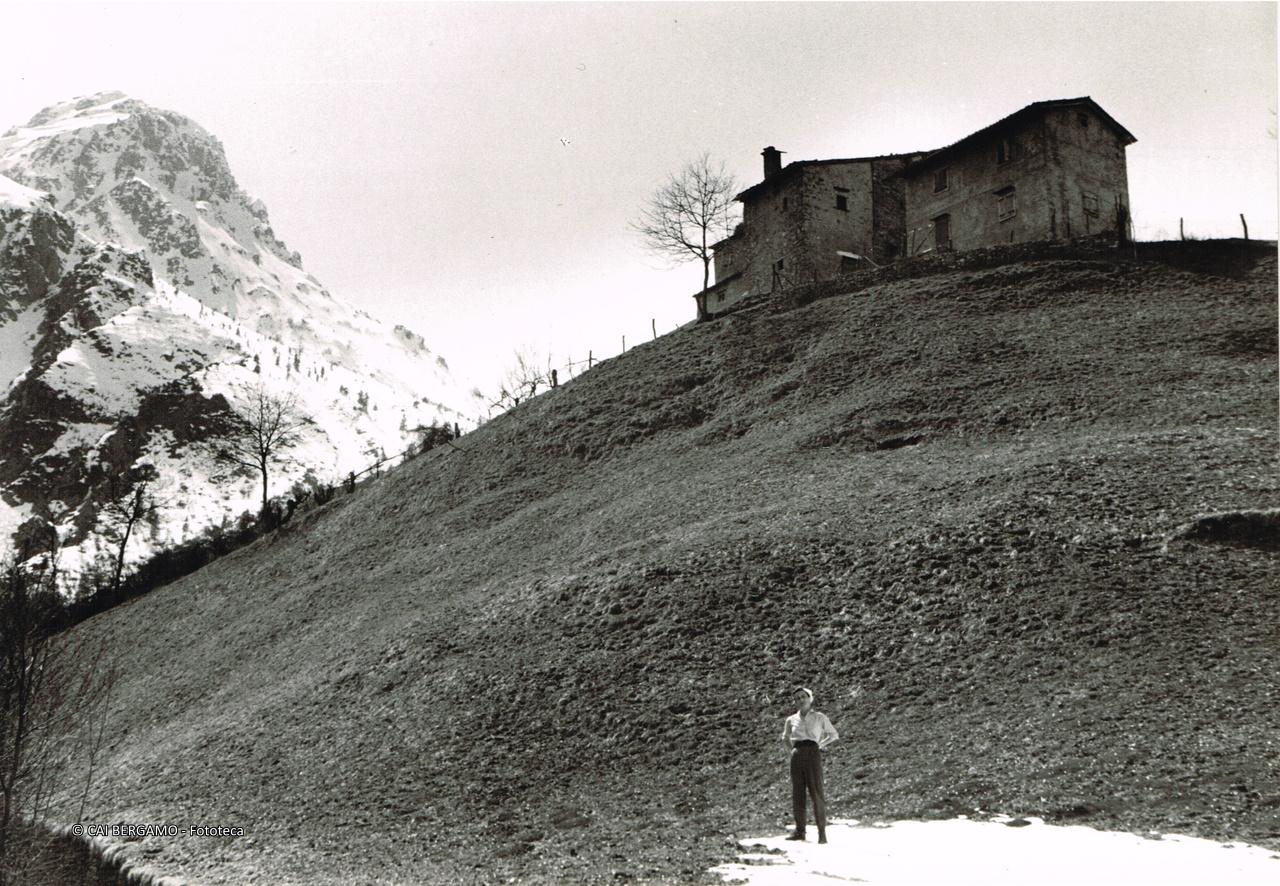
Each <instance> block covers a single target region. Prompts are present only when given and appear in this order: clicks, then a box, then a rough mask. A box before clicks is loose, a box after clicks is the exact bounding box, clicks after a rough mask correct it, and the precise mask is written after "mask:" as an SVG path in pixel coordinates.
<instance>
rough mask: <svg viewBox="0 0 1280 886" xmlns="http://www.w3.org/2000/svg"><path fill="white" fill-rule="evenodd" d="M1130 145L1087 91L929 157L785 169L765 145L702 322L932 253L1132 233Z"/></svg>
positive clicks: (703, 299)
mask: <svg viewBox="0 0 1280 886" xmlns="http://www.w3.org/2000/svg"><path fill="white" fill-rule="evenodd" d="M1134 141H1135V139H1134V137H1133V136H1132V135H1131V134H1130V133H1129V132H1128V130H1126V129H1125V128H1124V127H1123V126H1121V125H1120V124H1119V123H1117V122H1116V121H1115V120H1114V119H1113V118H1112V117H1111V116H1110V115H1109V114H1107V112H1106V111H1104V110H1102V108H1101V107H1099V106H1098V104H1097V103H1096V102H1094V101H1093V100H1092V99H1090V98H1088V97H1084V98H1077V99H1061V100H1055V101H1044V102H1036V103H1034V104H1031V105H1028V106H1026V107H1025V108H1023V109H1021V110H1020V111H1017V112H1016V113H1014V114H1011V115H1010V116H1008V117H1005V118H1004V119H1003V120H1000V121H998V122H996V123H994V124H992V125H991V126H988V127H986V128H985V129H982V130H979V131H978V132H975V133H972V134H971V135H968V136H966V137H965V138H963V139H961V140H960V141H958V142H955V143H954V144H952V145H949V146H947V147H945V148H942V149H940V150H937V151H932V152H917V153H911V154H893V155H887V156H880V157H856V158H849V159H837V160H801V161H798V162H794V163H789V164H787V165H786V166H785V167H784V166H783V165H782V163H781V152H780V151H778V150H777V149H776V148H773V147H768V148H765V149H764V151H763V152H762V153H763V156H764V179H763V180H762V181H760V182H758V183H757V184H755V185H753V186H751V187H750V188H747V189H746V190H745V191H743V192H742V193H740V194H738V195H737V200H738V201H739V202H741V203H742V223H741V224H740V225H738V227H737V229H736V230H735V231H734V232H733V234H732V235H731V236H730V237H728V238H726V239H724V240H722V241H720V242H719V243H717V244H715V246H714V249H715V275H716V283H715V284H714V285H712V286H710V287H708V288H707V289H706V290H705V291H703V292H700V293H698V294H697V295H696V296H695V298H696V299H697V301H698V315H699V317H708V316H712V315H715V314H718V313H721V312H723V311H726V310H728V309H729V308H731V307H732V306H733V305H734V304H735V303H737V302H740V301H741V300H742V299H744V298H747V297H748V296H751V295H756V294H759V293H765V292H777V291H785V290H791V289H794V288H796V287H798V286H804V285H811V284H814V283H819V282H821V281H824V280H831V279H834V278H836V277H839V276H841V275H843V274H847V273H849V272H851V271H854V270H858V269H860V268H868V267H881V266H883V265H885V264H888V263H890V262H894V261H896V260H898V259H901V258H906V257H912V256H918V255H923V254H928V253H931V252H939V251H947V250H957V249H960V250H965V249H975V248H979V247H983V246H992V245H997V244H1001V243H1022V242H1028V241H1043V240H1069V239H1072V238H1075V237H1081V236H1092V235H1095V234H1099V233H1106V232H1113V233H1114V232H1117V231H1120V232H1124V231H1125V229H1126V225H1127V221H1128V206H1129V189H1128V174H1127V171H1126V167H1125V147H1126V146H1128V145H1130V144H1132V143H1133V142H1134Z"/></svg>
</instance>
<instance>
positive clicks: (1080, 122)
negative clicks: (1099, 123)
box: [1076, 114, 1089, 129]
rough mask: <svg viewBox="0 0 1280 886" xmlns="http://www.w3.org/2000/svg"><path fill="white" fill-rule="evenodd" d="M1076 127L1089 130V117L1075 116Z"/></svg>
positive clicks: (1085, 115) (1086, 115)
mask: <svg viewBox="0 0 1280 886" xmlns="http://www.w3.org/2000/svg"><path fill="white" fill-rule="evenodd" d="M1076 125H1077V126H1079V127H1080V128H1081V129H1088V128H1089V115H1088V114H1076Z"/></svg>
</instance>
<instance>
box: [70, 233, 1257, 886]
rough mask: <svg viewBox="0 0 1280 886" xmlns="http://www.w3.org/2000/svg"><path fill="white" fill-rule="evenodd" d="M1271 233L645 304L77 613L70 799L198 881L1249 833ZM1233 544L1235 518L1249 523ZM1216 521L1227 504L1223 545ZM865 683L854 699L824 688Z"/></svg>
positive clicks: (659, 873) (439, 873) (463, 876)
mask: <svg viewBox="0 0 1280 886" xmlns="http://www.w3.org/2000/svg"><path fill="white" fill-rule="evenodd" d="M1276 338H1277V337H1276V263H1275V252H1274V248H1273V247H1272V248H1271V249H1270V250H1268V249H1266V248H1262V249H1261V250H1260V251H1241V249H1240V247H1239V245H1238V244H1231V243H1201V244H1187V245H1186V248H1185V251H1176V250H1174V251H1170V252H1169V253H1168V254H1167V255H1166V260H1164V261H1144V262H1142V263H1138V262H1134V261H1126V260H1123V259H1098V260H1058V261H1048V260H1046V261H1026V262H1022V263H1016V264H1009V265H1005V266H1002V267H996V268H991V269H986V270H971V271H963V270H961V271H956V270H952V271H947V272H943V273H938V274H936V275H925V276H921V277H918V278H916V279H907V280H899V281H896V282H887V283H882V284H877V285H873V286H870V287H868V288H864V289H862V290H860V291H857V292H855V293H851V294H847V295H841V296H836V297H832V298H826V299H822V300H819V301H816V302H813V303H812V304H809V305H806V306H804V307H801V308H789V307H787V306H786V305H785V304H784V303H781V302H776V303H773V304H769V305H763V306H758V307H756V308H755V309H753V310H749V311H745V312H742V313H739V314H735V315H733V316H731V317H728V318H724V319H721V320H718V321H715V322H710V323H706V324H701V325H697V326H693V327H689V328H685V329H682V330H680V331H678V332H676V333H673V334H671V335H669V336H666V337H665V338H663V339H662V340H660V341H657V342H653V343H649V344H646V345H643V346H641V347H638V348H635V349H634V350H632V351H630V352H629V353H627V354H625V355H624V356H622V357H619V358H617V359H615V360H611V361H609V362H607V363H605V364H602V365H601V366H599V367H598V368H596V369H595V370H593V371H592V372H590V373H589V374H587V375H585V376H583V377H581V378H579V379H577V380H575V381H572V382H571V383H569V384H566V385H564V386H562V387H561V388H560V389H558V390H556V391H553V392H550V393H548V394H545V395H543V396H541V397H538V398H537V399H536V400H533V401H531V402H529V403H527V404H522V405H521V406H520V407H519V408H517V409H516V410H515V411H513V412H512V413H510V414H508V415H506V416H503V417H502V418H500V419H498V420H495V421H493V422H491V423H490V424H488V425H486V426H485V427H483V428H481V429H480V430H478V431H477V432H475V433H474V434H471V435H468V436H467V437H465V438H463V439H462V440H460V441H459V443H458V446H459V449H458V450H453V449H447V448H446V449H437V450H434V451H433V452H431V453H430V454H429V455H427V456H424V457H423V458H420V459H419V460H417V461H414V462H411V463H409V464H408V465H406V466H405V467H404V468H403V469H400V470H398V471H396V472H394V473H392V474H390V475H388V476H386V477H385V478H383V479H382V480H380V481H378V482H377V483H374V484H370V486H368V487H366V488H364V489H362V490H361V491H360V492H359V493H358V494H356V495H353V496H347V497H343V498H339V499H337V500H335V501H334V502H332V503H331V504H329V505H327V506H326V507H325V508H322V509H320V510H318V511H316V512H313V513H311V514H309V515H308V516H307V518H306V519H305V520H304V521H302V522H301V523H300V524H299V523H295V524H294V525H293V526H291V527H290V528H288V529H287V530H285V531H282V532H281V533H279V534H277V535H275V536H272V537H268V538H265V539H263V540H261V541H260V542H258V543H256V544H254V545H252V546H251V547H249V548H247V549H244V550H242V551H240V552H238V553H236V554H234V555H231V556H229V557H227V558H225V559H223V560H222V561H220V562H218V563H216V564H214V565H213V566H211V567H209V568H207V569H205V570H203V571H201V572H199V573H197V574H195V575H193V576H191V577H190V578H188V579H185V580H182V581H180V582H178V583H176V584H174V585H171V586H169V587H167V588H164V589H162V590H160V591H157V592H155V593H153V594H152V595H150V596H149V597H146V598H143V599H141V600H138V601H135V602H133V603H131V604H128V605H126V606H123V607H120V608H119V609H116V610H114V611H111V612H109V613H106V614H105V615H103V616H100V617H98V618H96V619H94V620H92V621H91V622H88V623H86V624H85V625H82V626H80V627H79V628H77V629H76V630H77V631H81V632H84V633H85V634H88V635H92V636H94V637H104V636H105V637H108V638H110V640H111V641H112V642H113V643H115V644H116V648H118V649H119V650H120V655H121V658H122V660H123V662H122V663H123V664H124V666H125V667H126V669H127V673H126V676H125V678H124V681H123V684H122V687H121V695H120V711H119V713H120V718H121V719H120V722H121V724H123V725H122V727H121V732H120V734H119V735H118V736H117V737H116V739H115V741H114V743H113V745H112V747H111V748H110V750H109V758H108V760H107V764H106V766H107V768H106V774H105V779H106V784H107V785H108V787H107V788H106V789H104V790H103V791H102V792H101V795H100V796H99V797H98V798H97V799H96V801H95V802H96V809H95V813H94V815H93V816H92V820H95V821H118V820H128V821H135V822H138V821H143V822H155V823H169V822H173V823H177V824H195V823H204V824H221V825H228V826H241V827H244V828H245V830H246V832H247V835H246V837H245V838H242V839H217V838H177V839H171V840H145V841H141V842H139V843H138V844H137V845H136V846H135V847H134V848H133V849H132V850H131V854H133V855H135V856H136V857H137V858H140V859H148V860H149V862H150V863H151V864H152V865H154V867H155V868H157V869H158V870H160V871H163V872H166V873H170V874H174V875H180V876H183V877H186V878H188V879H189V880H191V881H192V882H203V883H250V882H263V883H276V884H281V883H299V884H303V883H305V884H329V883H333V884H337V883H344V884H345V883H354V882H396V883H418V882H450V883H453V882H470V881H485V882H487V881H493V880H499V879H502V878H504V877H511V876H519V877H521V878H522V879H524V880H528V881H531V882H579V881H587V880H593V881H594V880H598V881H600V882H605V881H608V882H619V881H621V880H623V879H640V880H655V881H664V882H665V881H677V882H685V881H691V880H695V879H697V878H698V877H700V876H702V873H701V872H702V871H704V870H705V869H706V867H707V866H708V865H709V864H711V863H713V862H714V861H716V860H719V859H723V858H725V857H727V856H728V855H730V854H731V849H732V844H731V837H732V836H733V835H737V836H745V835H747V834H749V833H752V832H758V831H759V830H760V829H762V828H763V829H769V828H774V827H781V826H782V825H783V824H784V823H785V822H786V819H787V816H788V814H789V786H788V782H787V776H786V771H785V766H784V763H783V754H782V750H781V748H780V743H779V742H778V740H777V736H778V733H779V731H780V729H781V719H782V717H783V716H785V714H787V713H788V712H789V711H788V708H787V699H786V693H787V691H788V690H789V689H791V688H792V687H793V686H794V685H795V684H797V683H804V684H807V685H809V686H812V687H813V688H814V689H815V691H816V692H817V693H818V706H819V708H820V709H822V710H825V711H826V712H827V713H828V714H829V715H830V716H831V718H832V720H833V721H834V722H835V724H836V725H837V727H838V728H839V729H840V731H841V733H842V735H843V739H842V741H841V742H840V744H839V745H837V747H836V749H834V750H833V751H832V752H831V754H830V755H829V757H828V784H829V788H828V793H829V796H830V807H831V812H832V814H834V815H838V816H854V817H858V818H862V819H877V818H888V817H900V816H912V817H919V816H935V817H936V816H950V815H953V814H956V813H960V812H968V813H972V811H973V810H974V809H975V808H981V809H984V810H994V811H999V812H1006V813H1013V814H1035V815H1043V816H1045V817H1046V818H1050V819H1072V820H1073V821H1079V822H1086V823H1090V824H1094V825H1096V826H1099V827H1106V828H1122V829H1135V830H1142V831H1146V830H1151V829H1158V830H1168V831H1177V832H1182V833H1192V834H1198V835H1202V836H1212V837H1222V838H1235V839H1244V840H1248V841H1251V842H1256V843H1261V844H1264V845H1268V846H1274V847H1277V848H1280V805H1277V804H1278V802H1280V801H1277V799H1276V798H1277V797H1280V763H1278V762H1277V761H1278V760H1280V755H1278V754H1277V745H1276V742H1277V735H1280V732H1278V731H1277V730H1278V728H1280V714H1278V713H1277V711H1278V710H1280V693H1278V690H1280V676H1278V674H1280V667H1278V665H1280V662H1278V661H1277V658H1278V657H1280V655H1278V653H1280V639H1278V636H1277V630H1276V625H1277V624H1278V623H1280V601H1278V599H1277V590H1276V584H1277V583H1276V581H1275V579H1276V574H1277V568H1276V567H1277V551H1276V549H1275V540H1276V539H1275V533H1274V530H1271V531H1268V530H1266V529H1265V528H1264V529H1263V530H1262V531H1261V532H1260V533H1255V536H1254V537H1252V538H1251V539H1246V538H1245V537H1244V536H1243V535H1239V534H1237V535H1230V534H1229V533H1228V536H1229V537H1228V538H1227V541H1229V542H1230V541H1233V540H1235V541H1236V542H1237V543H1226V544H1224V543H1218V542H1215V541H1211V540H1210V541H1205V540H1196V541H1191V540H1185V539H1180V538H1177V537H1175V536H1176V535H1177V533H1178V530H1179V527H1180V526H1182V525H1183V524H1185V523H1187V522H1188V521H1190V520H1192V519H1193V518H1195V517H1196V516H1197V515H1200V514H1205V513H1209V512H1218V511H1231V510H1240V509H1258V508H1267V507H1275V506H1276V505H1277V504H1280V495H1278V494H1277V493H1278V490H1277V472H1276V468H1277V464H1276V433H1277V401H1276V396H1277V371H1276V370H1277V351H1276ZM1268 532H1270V534H1268ZM1219 535H1221V533H1219ZM856 686H861V687H864V689H865V690H866V691H865V692H864V693H863V695H862V696H861V697H859V698H857V699H856V700H855V699H852V698H851V697H850V692H851V690H852V689H853V688H854V687H856Z"/></svg>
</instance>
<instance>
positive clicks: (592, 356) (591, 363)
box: [587, 351, 595, 369]
mask: <svg viewBox="0 0 1280 886" xmlns="http://www.w3.org/2000/svg"><path fill="white" fill-rule="evenodd" d="M594 365H595V354H594V352H593V351H587V368H588V369H590V368H591V367H592V366H594Z"/></svg>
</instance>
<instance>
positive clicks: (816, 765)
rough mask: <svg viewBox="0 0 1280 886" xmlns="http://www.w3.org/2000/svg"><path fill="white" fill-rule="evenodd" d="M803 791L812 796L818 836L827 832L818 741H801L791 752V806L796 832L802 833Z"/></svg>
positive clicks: (803, 822) (803, 823)
mask: <svg viewBox="0 0 1280 886" xmlns="http://www.w3.org/2000/svg"><path fill="white" fill-rule="evenodd" d="M805 791H808V792H809V796H811V797H813V817H814V820H816V821H817V822H818V836H819V837H825V836H826V834H827V800H826V797H824V796H823V794H822V751H820V750H818V743H817V742H814V741H802V742H798V743H797V744H796V747H795V750H793V751H792V752H791V806H792V809H793V811H794V812H795V816H796V833H798V834H803V833H804V825H805V808H804V806H805V797H804V794H805Z"/></svg>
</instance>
